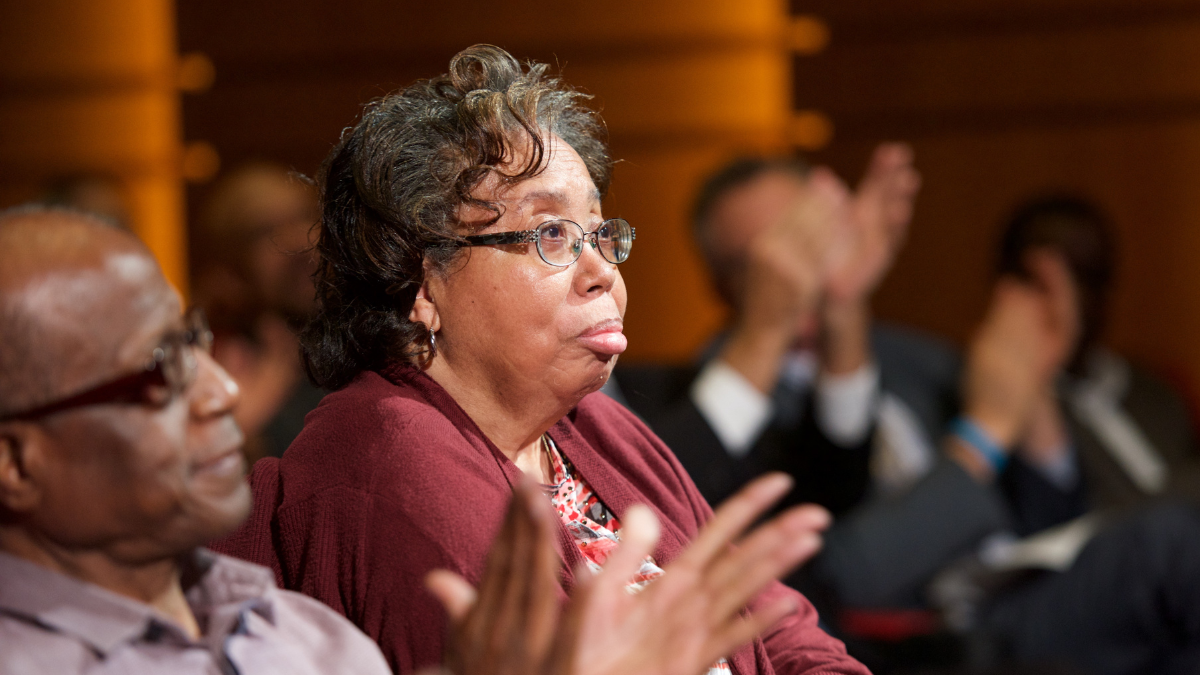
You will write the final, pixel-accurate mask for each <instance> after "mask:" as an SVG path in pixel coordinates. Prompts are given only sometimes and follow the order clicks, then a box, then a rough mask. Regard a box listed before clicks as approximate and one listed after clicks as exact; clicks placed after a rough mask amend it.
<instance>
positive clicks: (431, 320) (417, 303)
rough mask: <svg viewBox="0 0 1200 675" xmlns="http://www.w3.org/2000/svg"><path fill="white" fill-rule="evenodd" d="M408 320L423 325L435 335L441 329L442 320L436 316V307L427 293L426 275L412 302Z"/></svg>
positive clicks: (427, 277) (427, 280)
mask: <svg viewBox="0 0 1200 675" xmlns="http://www.w3.org/2000/svg"><path fill="white" fill-rule="evenodd" d="M408 320H409V321H413V322H416V323H423V324H425V327H426V328H428V329H429V330H431V331H433V332H435V333H436V332H438V331H439V330H441V329H442V320H441V317H439V316H438V311H437V305H436V304H435V303H434V301H433V296H432V295H431V294H430V292H429V274H428V273H427V274H426V275H425V280H424V281H423V282H421V288H420V290H418V291H417V299H416V300H414V301H413V306H412V311H410V312H409V313H408Z"/></svg>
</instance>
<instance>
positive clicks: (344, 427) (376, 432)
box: [285, 371, 453, 461]
mask: <svg viewBox="0 0 1200 675" xmlns="http://www.w3.org/2000/svg"><path fill="white" fill-rule="evenodd" d="M446 427H453V424H451V422H450V420H448V419H447V418H446V416H445V415H444V414H442V413H441V412H440V411H438V409H437V407H436V406H434V405H433V404H432V403H430V402H429V401H428V400H427V399H426V398H425V397H424V396H423V395H422V394H421V392H419V391H417V390H416V389H415V388H413V387H411V386H408V385H406V384H404V383H399V384H397V383H393V382H391V381H389V380H388V379H386V378H385V377H383V376H382V375H380V374H379V373H376V372H373V371H366V372H363V373H360V374H359V375H358V376H357V377H356V378H355V379H354V380H353V381H351V382H350V384H348V385H346V386H345V387H343V388H341V389H338V390H337V391H334V392H331V393H330V394H328V395H327V396H325V398H324V399H323V400H322V401H321V404H320V405H318V406H317V407H316V409H314V410H313V411H312V412H310V413H309V414H308V416H307V417H306V418H305V420H304V428H303V429H302V430H301V432H300V434H299V435H298V436H297V437H296V440H295V441H294V442H293V443H292V446H291V447H289V448H288V451H287V453H285V458H287V459H288V460H292V461H294V460H295V459H296V458H297V456H298V455H301V454H306V453H307V452H308V451H309V450H310V449H311V447H312V446H314V445H315V446H322V447H327V446H328V445H329V444H330V443H331V442H332V443H337V444H338V445H340V446H344V447H345V446H351V447H355V448H358V449H362V450H369V449H370V448H373V447H376V446H379V445H381V444H382V445H384V446H387V447H393V446H394V445H395V443H396V441H397V440H402V439H403V438H406V437H409V436H416V437H419V436H422V435H427V434H433V435H437V434H439V433H442V432H444V431H445V430H446V429H445V428H446ZM423 432H426V433H425V434H423Z"/></svg>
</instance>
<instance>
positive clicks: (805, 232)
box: [721, 168, 849, 392]
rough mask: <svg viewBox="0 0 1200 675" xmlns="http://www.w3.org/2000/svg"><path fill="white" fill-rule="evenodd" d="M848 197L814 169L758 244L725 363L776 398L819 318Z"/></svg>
mask: <svg viewBox="0 0 1200 675" xmlns="http://www.w3.org/2000/svg"><path fill="white" fill-rule="evenodd" d="M848 208H849V191H848V190H847V188H846V186H845V185H844V184H843V183H842V182H841V180H840V179H838V177H837V176H836V175H834V174H833V172H832V171H830V170H829V169H826V168H817V169H813V171H812V172H811V174H810V175H809V178H808V180H807V183H806V184H805V187H804V190H803V192H802V193H801V194H800V196H799V198H797V199H796V201H795V202H794V203H793V204H792V205H791V207H790V208H789V209H788V210H787V211H786V212H785V213H784V216H783V217H782V218H781V219H780V220H779V221H778V222H776V223H774V224H773V225H772V226H770V227H769V228H767V229H766V230H764V231H763V232H762V233H761V234H759V235H758V236H757V237H755V239H754V240H753V241H752V242H751V244H750V248H749V250H748V251H747V257H746V267H745V277H744V283H743V287H742V295H743V297H742V303H741V311H740V314H739V316H738V320H737V323H736V325H735V326H734V328H733V331H732V333H731V335H730V338H729V341H728V343H727V344H726V347H725V349H724V350H723V351H722V354H721V358H722V360H724V361H725V362H726V363H727V364H729V365H730V366H732V367H733V368H735V369H736V370H738V371H739V372H740V373H741V374H742V375H743V376H744V377H745V378H746V379H747V380H748V381H749V382H750V383H751V384H753V385H754V386H755V387H756V388H758V389H759V390H760V391H763V392H769V391H771V389H772V388H773V387H774V385H775V380H776V378H777V377H778V375H779V372H778V371H779V364H780V363H781V362H782V358H783V355H784V354H785V353H786V352H787V350H788V349H789V348H791V346H792V343H793V342H794V341H795V339H796V337H797V334H798V332H799V328H800V326H801V324H802V322H803V320H804V319H805V318H807V317H811V316H812V315H814V314H815V312H816V309H817V306H818V303H819V300H820V297H821V294H822V292H823V288H824V284H825V277H826V275H827V259H828V253H829V247H830V244H831V242H832V238H833V233H834V228H835V227H836V224H837V223H838V222H840V221H842V220H844V219H845V218H846V215H845V214H846V211H847V209H848Z"/></svg>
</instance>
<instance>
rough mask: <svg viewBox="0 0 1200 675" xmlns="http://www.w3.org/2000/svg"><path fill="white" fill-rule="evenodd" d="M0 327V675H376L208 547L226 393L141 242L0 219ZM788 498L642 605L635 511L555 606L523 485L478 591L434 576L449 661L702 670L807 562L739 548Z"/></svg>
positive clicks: (228, 387)
mask: <svg viewBox="0 0 1200 675" xmlns="http://www.w3.org/2000/svg"><path fill="white" fill-rule="evenodd" d="M0 319H2V320H0V673H3V674H4V675H10V674H11V675H68V674H70V673H113V674H116V673H120V674H121V675H137V674H139V673H162V674H167V675H170V674H174V673H179V674H184V673H190V674H199V673H205V674H212V675H215V674H216V673H230V672H237V673H247V674H249V673H257V674H260V675H270V674H279V675H283V674H285V673H286V674H287V675H305V674H311V675H317V674H319V673H320V674H325V673H338V674H343V673H345V674H347V675H383V674H384V673H388V672H390V671H389V669H388V667H387V664H386V663H385V661H384V659H383V657H382V655H381V654H380V651H379V649H378V648H377V647H376V646H375V645H374V643H372V642H371V640H370V639H369V638H367V636H365V635H363V634H362V633H361V632H360V631H358V630H357V629H356V628H355V627H354V626H353V625H351V624H350V623H349V622H348V621H346V620H345V619H344V618H342V617H341V616H339V615H338V614H336V613H335V612H333V611H332V610H330V609H329V608H328V607H326V606H325V605H323V604H321V603H319V602H317V601H316V600H313V599H312V598H309V597H307V596H304V595H301V594H298V593H292V592H289V591H282V590H279V589H278V588H276V586H275V583H274V575H273V574H272V572H271V570H269V569H265V568H262V567H259V566H256V565H253V564H250V563H247V562H243V561H239V560H235V559H232V558H227V557H224V556H221V555H218V554H214V553H212V552H211V551H208V550H205V549H203V548H201V547H202V546H203V545H204V543H205V542H206V541H208V540H210V539H212V538H213V537H218V536H222V535H224V534H226V533H228V532H229V531H230V530H231V529H233V528H234V527H236V526H237V525H238V523H239V521H241V520H242V519H244V518H245V517H246V515H247V513H248V511H249V510H250V506H251V497H250V493H249V490H248V489H247V484H246V481H245V479H244V476H243V471H244V468H245V461H244V459H243V457H242V455H241V453H240V451H239V447H238V446H239V444H240V442H241V440H242V436H241V434H240V433H239V431H238V428H237V425H236V423H235V421H234V419H233V415H232V412H231V411H232V410H233V409H234V408H235V407H236V404H237V399H238V395H239V392H238V387H237V384H236V383H235V382H234V381H233V380H232V379H231V378H230V377H229V375H228V374H227V373H225V371H224V370H223V369H222V368H221V367H220V365H218V364H217V363H216V362H215V361H213V360H212V358H211V357H210V356H209V354H208V351H207V350H208V347H209V345H210V343H211V333H209V331H208V327H207V326H206V324H205V322H204V319H203V315H202V314H199V313H197V312H196V311H189V312H186V313H185V312H183V310H182V307H181V305H180V299H179V296H178V294H177V293H176V292H175V291H174V290H173V289H172V288H171V287H170V286H169V285H168V283H167V281H166V280H165V279H164V278H163V276H162V273H161V271H160V270H159V268H158V265H157V264H156V263H155V261H154V259H153V258H152V257H151V255H150V253H149V251H147V250H146V248H145V247H144V246H142V245H141V244H140V243H139V242H138V241H137V240H136V239H134V238H133V237H132V236H131V235H129V234H128V233H126V232H123V231H121V230H118V229H116V228H115V227H113V226H111V225H109V224H107V223H104V222H101V221H99V220H97V219H96V218H95V217H93V216H90V215H87V214H82V213H79V212H71V211H65V210H59V209H46V208H25V209H15V210H10V211H7V212H0ZM268 461H273V460H268ZM788 486H789V481H788V479H787V478H786V477H784V476H778V475H777V476H771V477H767V478H764V479H763V480H761V481H759V482H758V483H757V484H755V485H752V486H750V487H749V488H748V489H747V490H745V491H743V492H742V493H740V494H739V495H737V496H736V497H735V498H733V499H732V500H730V502H729V503H728V504H726V505H725V506H724V507H723V508H722V509H720V510H718V511H717V513H716V514H715V515H714V516H713V518H712V520H711V522H710V524H709V526H708V527H706V528H704V530H703V531H702V532H701V533H700V534H699V536H698V537H697V540H696V542H695V544H694V545H693V546H692V547H690V548H689V549H688V550H687V551H685V552H684V553H683V555H682V556H681V559H680V561H678V565H677V567H676V569H678V570H679V573H677V574H675V575H673V576H672V577H670V578H669V579H665V580H664V581H663V583H660V584H657V585H656V586H655V588H654V589H652V590H650V591H648V592H646V593H643V594H641V595H638V596H633V595H630V594H628V593H627V592H626V590H625V586H626V583H627V580H628V578H629V577H630V576H632V575H634V574H637V573H638V572H639V569H640V568H641V566H642V560H643V558H644V557H645V555H646V554H647V553H648V552H649V551H651V550H652V549H653V548H654V546H655V543H656V542H657V540H658V539H659V536H660V535H659V533H660V532H661V528H660V526H659V523H658V520H657V518H656V516H655V515H654V513H653V512H652V511H651V510H650V509H649V508H647V507H645V506H637V507H631V509H630V510H629V511H628V512H627V513H626V514H625V515H626V522H625V528H626V541H625V542H624V543H622V544H621V545H620V546H618V547H616V548H615V549H614V550H613V551H612V555H611V556H610V559H609V562H608V564H607V565H606V566H605V569H604V570H603V571H602V572H601V573H599V574H597V575H596V576H594V577H590V578H588V579H586V580H583V581H581V583H580V584H578V585H577V587H576V588H575V591H574V593H573V597H572V599H571V601H570V602H569V603H567V606H566V608H565V609H564V607H563V602H562V598H561V596H560V586H559V575H560V570H559V558H558V554H557V553H556V552H555V547H554V542H555V530H556V525H557V518H556V516H555V514H554V513H553V511H552V509H551V507H550V505H549V504H548V503H547V500H546V499H545V495H544V492H543V490H542V488H541V487H540V486H538V485H536V484H535V483H533V482H532V481H529V480H525V481H521V482H519V483H517V484H516V485H515V486H514V488H513V498H512V499H511V500H510V504H509V506H508V507H507V515H506V516H505V518H504V524H503V525H502V527H501V528H500V532H499V535H498V538H497V540H496V542H495V544H494V545H493V546H492V548H491V552H490V553H489V556H488V561H487V565H486V570H484V572H483V574H482V575H481V580H480V587H479V589H478V591H476V590H475V589H474V588H472V586H471V585H470V584H469V583H468V582H467V581H466V580H464V579H463V578H461V577H459V576H457V575H455V574H453V573H452V572H449V571H435V572H434V573H432V574H431V575H430V576H429V577H428V579H427V584H428V586H429V588H430V590H431V591H433V593H434V594H435V595H436V597H438V598H439V600H441V601H442V602H443V603H444V604H445V606H446V608H447V611H448V612H449V614H450V617H451V625H452V630H453V634H452V640H451V642H450V649H449V650H448V652H447V659H448V663H447V665H448V666H449V667H450V669H451V670H452V671H453V672H454V673H456V674H457V675H517V674H518V673H544V674H546V675H627V674H628V675H696V674H698V673H700V672H701V671H702V670H703V669H704V668H705V667H706V666H707V665H708V664H709V663H711V660H712V658H714V654H721V653H724V652H726V651H728V650H730V649H732V648H733V647H735V646H736V645H737V644H739V643H741V642H745V641H748V640H749V639H750V638H751V637H752V636H753V635H754V634H755V633H756V632H758V631H759V630H761V628H763V627H764V626H765V625H766V624H769V623H770V621H771V620H772V619H771V618H770V616H760V617H756V618H748V619H747V620H743V619H742V618H741V617H734V619H733V620H732V621H728V622H721V621H719V620H718V621H715V622H714V620H715V619H720V617H721V616H722V610H721V609H720V608H722V607H725V608H726V610H724V611H726V612H728V611H729V609H728V608H737V607H740V606H741V605H742V604H744V603H745V601H746V600H747V599H748V598H749V597H751V596H753V595H754V594H756V593H757V592H758V590H759V589H760V588H761V586H762V585H763V584H766V583H768V582H769V581H770V580H771V579H772V578H774V577H775V576H777V575H778V574H780V573H783V572H785V571H786V570H787V569H788V568H790V567H791V566H793V565H794V564H796V563H797V562H798V561H799V560H800V559H801V558H803V557H804V556H805V555H807V554H808V553H810V552H811V548H810V547H808V546H807V545H806V546H801V547H797V546H796V545H795V542H794V541H793V540H794V538H795V534H796V531H795V528H794V527H792V526H791V525H794V523H789V522H788V520H787V519H779V520H776V521H774V522H773V523H771V524H769V525H766V526H763V527H760V528H758V529H756V530H755V531H754V532H752V533H750V534H749V535H747V536H745V537H740V535H741V533H742V532H743V531H744V530H745V529H746V528H747V527H748V526H749V524H750V523H751V522H753V521H754V520H755V519H756V518H757V517H758V516H759V515H760V514H761V513H762V512H763V511H764V510H765V509H766V508H767V507H768V506H769V505H770V504H771V502H772V501H774V500H775V499H778V497H779V496H781V495H782V494H783V493H784V492H785V491H786V490H787V489H788ZM735 538H737V539H739V541H738V545H737V546H736V547H734V546H731V545H730V544H731V542H732V541H733V540H734V539H735ZM378 573H379V574H381V575H389V574H391V571H389V570H380V571H379V572H378ZM367 581H368V582H378V583H385V582H386V579H369V580H367ZM764 622H765V623H764Z"/></svg>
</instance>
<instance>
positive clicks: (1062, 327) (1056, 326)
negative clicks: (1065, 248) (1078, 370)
mask: <svg viewBox="0 0 1200 675" xmlns="http://www.w3.org/2000/svg"><path fill="white" fill-rule="evenodd" d="M1024 262H1025V265H1026V267H1027V268H1029V270H1030V273H1031V275H1032V276H1033V277H1034V279H1035V281H1036V283H1037V285H1038V286H1039V287H1040V288H1041V289H1042V290H1043V291H1045V293H1046V298H1047V300H1048V305H1049V309H1050V317H1049V318H1050V320H1051V326H1052V329H1053V330H1055V331H1057V332H1058V333H1060V334H1062V335H1063V337H1068V338H1074V337H1075V334H1076V333H1077V332H1078V330H1079V325H1078V324H1079V310H1078V306H1079V299H1078V289H1077V288H1076V286H1075V281H1074V279H1073V278H1072V276H1071V269H1070V266H1069V265H1068V264H1067V261H1066V259H1065V258H1064V257H1063V255H1062V254H1061V253H1059V252H1057V251H1053V250H1050V249H1037V250H1033V251H1030V252H1029V253H1027V254H1026V256H1025V261H1024Z"/></svg>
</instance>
